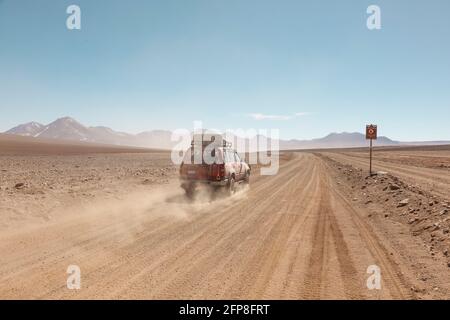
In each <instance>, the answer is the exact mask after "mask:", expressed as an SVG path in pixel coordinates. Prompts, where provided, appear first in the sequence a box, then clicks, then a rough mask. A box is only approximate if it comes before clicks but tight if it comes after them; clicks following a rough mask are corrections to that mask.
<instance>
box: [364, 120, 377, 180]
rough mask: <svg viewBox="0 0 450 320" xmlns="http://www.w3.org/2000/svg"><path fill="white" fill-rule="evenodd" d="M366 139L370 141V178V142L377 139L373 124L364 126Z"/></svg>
mask: <svg viewBox="0 0 450 320" xmlns="http://www.w3.org/2000/svg"><path fill="white" fill-rule="evenodd" d="M366 139H368V140H370V164H369V174H370V176H372V140H374V139H375V140H376V139H377V126H376V125H374V124H368V125H366Z"/></svg>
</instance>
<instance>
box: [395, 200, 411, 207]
mask: <svg viewBox="0 0 450 320" xmlns="http://www.w3.org/2000/svg"><path fill="white" fill-rule="evenodd" d="M408 203H409V199H403V200H402V201H400V202H399V203H398V205H397V207H404V206H407V205H408Z"/></svg>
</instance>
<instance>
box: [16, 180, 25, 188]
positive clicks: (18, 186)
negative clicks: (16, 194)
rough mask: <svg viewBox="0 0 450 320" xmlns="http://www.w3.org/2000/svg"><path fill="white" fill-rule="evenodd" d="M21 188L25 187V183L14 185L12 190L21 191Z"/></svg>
mask: <svg viewBox="0 0 450 320" xmlns="http://www.w3.org/2000/svg"><path fill="white" fill-rule="evenodd" d="M23 187H25V183H23V182H19V183H16V185H15V186H14V188H16V189H22V188H23Z"/></svg>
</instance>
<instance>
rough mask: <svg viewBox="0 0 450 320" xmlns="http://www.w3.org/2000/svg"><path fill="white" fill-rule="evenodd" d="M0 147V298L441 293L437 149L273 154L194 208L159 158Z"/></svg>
mask: <svg viewBox="0 0 450 320" xmlns="http://www.w3.org/2000/svg"><path fill="white" fill-rule="evenodd" d="M7 146H9V147H8V148H7ZM0 147H1V148H2V149H1V148H0V252H1V254H0V298H3V299H13V298H19V299H36V298H38V299H60V298H69V299H85V298H89V299H103V298H113V299H133V298H137V299H166V298H167V299H178V298H182V299H195V298H198V299H217V298H231V299H334V298H335V299H380V298H382V299H436V298H440V299H449V298H450V254H449V250H450V233H449V230H450V203H449V195H450V147H436V148H430V147H427V148H423V149H421V148H407V149H406V148H405V149H402V148H396V149H392V150H390V149H381V150H376V151H375V154H374V156H375V161H374V170H375V172H378V174H377V175H374V176H372V177H368V159H367V152H366V151H365V150H353V151H352V150H328V151H307V152H306V151H305V152H283V153H282V154H281V167H280V171H279V173H278V174H277V175H274V176H260V175H259V174H258V170H257V169H255V170H254V172H253V176H252V179H251V183H250V187H249V188H247V189H244V188H242V189H241V190H240V191H239V192H238V193H237V194H236V195H234V196H232V197H231V198H219V199H216V200H211V199H210V198H209V197H208V194H206V193H200V194H199V197H198V198H197V199H196V200H195V201H188V200H187V199H185V197H184V196H183V192H182V190H181V189H180V188H179V186H178V181H177V175H178V168H177V167H176V166H174V165H172V164H171V161H170V154H169V153H167V152H157V151H155V152H147V151H145V150H126V148H125V149H120V148H112V149H111V148H110V149H108V148H106V147H100V146H99V147H98V148H94V147H92V148H90V149H85V148H83V147H77V148H78V149H77V148H76V147H74V146H72V147H61V146H60V147H55V148H56V149H55V148H53V147H52V146H51V145H46V147H43V145H41V146H38V147H33V146H31V147H30V146H28V147H26V148H25V147H24V148H22V149H20V148H16V147H15V144H14V143H13V142H11V141H10V142H9V144H8V143H5V142H3V144H2V143H0ZM30 148H31V149H30ZM2 150H3V151H2ZM69 265H78V266H79V267H80V269H81V289H80V290H69V289H68V288H67V286H66V280H67V277H68V274H67V273H66V270H67V267H68V266H69ZM371 265H377V266H379V268H380V270H381V280H382V281H381V289H380V290H376V289H375V290H369V289H368V288H367V285H366V281H367V279H368V278H369V276H370V274H368V273H367V268H368V267H369V266H371Z"/></svg>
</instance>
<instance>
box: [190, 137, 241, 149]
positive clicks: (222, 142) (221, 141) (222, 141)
mask: <svg viewBox="0 0 450 320" xmlns="http://www.w3.org/2000/svg"><path fill="white" fill-rule="evenodd" d="M204 137H205V136H204V135H202V136H201V139H192V140H191V146H193V145H201V146H203V147H206V146H209V145H210V144H215V145H217V146H222V147H224V148H230V147H231V145H232V143H231V142H229V141H226V140H225V139H223V138H222V137H221V136H219V138H220V139H218V140H219V141H216V136H214V135H213V136H209V138H210V139H209V140H208V139H204Z"/></svg>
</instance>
